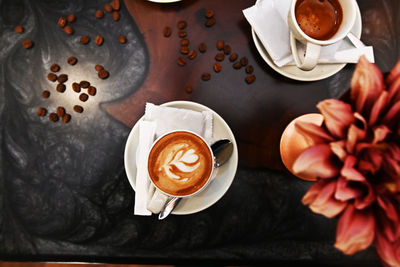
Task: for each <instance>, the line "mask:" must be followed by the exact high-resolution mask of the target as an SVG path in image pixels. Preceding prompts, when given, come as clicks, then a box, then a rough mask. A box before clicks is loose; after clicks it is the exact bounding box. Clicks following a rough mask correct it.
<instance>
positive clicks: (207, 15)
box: [206, 9, 215, 19]
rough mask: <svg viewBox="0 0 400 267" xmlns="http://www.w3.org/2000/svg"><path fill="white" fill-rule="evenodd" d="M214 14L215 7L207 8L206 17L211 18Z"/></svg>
mask: <svg viewBox="0 0 400 267" xmlns="http://www.w3.org/2000/svg"><path fill="white" fill-rule="evenodd" d="M214 14H215V11H214V10H213V9H207V11H206V18H207V19H211V18H212V17H214Z"/></svg>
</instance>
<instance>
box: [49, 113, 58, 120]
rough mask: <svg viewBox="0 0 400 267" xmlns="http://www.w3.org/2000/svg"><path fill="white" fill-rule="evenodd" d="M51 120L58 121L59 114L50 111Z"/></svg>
mask: <svg viewBox="0 0 400 267" xmlns="http://www.w3.org/2000/svg"><path fill="white" fill-rule="evenodd" d="M49 120H50V121H52V122H57V121H58V115H57V114H56V113H50V114H49Z"/></svg>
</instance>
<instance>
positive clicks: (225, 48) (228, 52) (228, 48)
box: [224, 45, 232, 55]
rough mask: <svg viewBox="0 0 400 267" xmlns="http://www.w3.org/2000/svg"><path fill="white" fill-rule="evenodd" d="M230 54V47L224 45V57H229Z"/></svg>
mask: <svg viewBox="0 0 400 267" xmlns="http://www.w3.org/2000/svg"><path fill="white" fill-rule="evenodd" d="M231 52H232V49H231V46H230V45H224V53H225V55H229V54H230V53H231Z"/></svg>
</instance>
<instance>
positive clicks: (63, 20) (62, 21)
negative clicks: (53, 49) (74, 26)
mask: <svg viewBox="0 0 400 267" xmlns="http://www.w3.org/2000/svg"><path fill="white" fill-rule="evenodd" d="M57 25H58V27H60V28H64V27H65V25H67V19H66V18H64V17H60V18H59V19H58V21H57Z"/></svg>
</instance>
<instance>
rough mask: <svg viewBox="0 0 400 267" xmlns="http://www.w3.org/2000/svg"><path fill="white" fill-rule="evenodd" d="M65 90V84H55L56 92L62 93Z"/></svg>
mask: <svg viewBox="0 0 400 267" xmlns="http://www.w3.org/2000/svg"><path fill="white" fill-rule="evenodd" d="M65 89H66V87H65V84H63V83H59V84H57V87H56V90H57V92H59V93H64V92H65Z"/></svg>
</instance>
